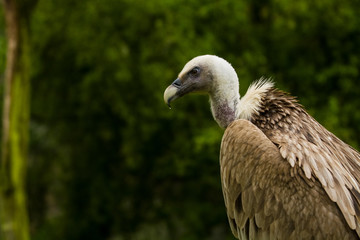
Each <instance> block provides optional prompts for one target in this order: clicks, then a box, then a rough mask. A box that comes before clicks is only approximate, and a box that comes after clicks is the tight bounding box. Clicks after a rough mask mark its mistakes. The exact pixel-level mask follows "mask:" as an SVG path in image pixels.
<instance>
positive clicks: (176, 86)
mask: <svg viewBox="0 0 360 240" xmlns="http://www.w3.org/2000/svg"><path fill="white" fill-rule="evenodd" d="M180 87H181V81H180V79H179V78H177V79H176V80H175V81H174V82H173V83H172V84H171V85H170V86H168V87H167V88H166V90H165V92H164V101H165V103H166V104H167V105H168V106H169V107H170V103H171V102H172V101H174V100H175V99H177V98H178V97H179V95H177V93H178V92H179V90H180Z"/></svg>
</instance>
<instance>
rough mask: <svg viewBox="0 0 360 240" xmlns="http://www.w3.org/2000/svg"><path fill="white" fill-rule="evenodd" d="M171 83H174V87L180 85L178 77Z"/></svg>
mask: <svg viewBox="0 0 360 240" xmlns="http://www.w3.org/2000/svg"><path fill="white" fill-rule="evenodd" d="M172 85H174V86H175V87H180V86H181V81H180V78H177V79H176V80H175V81H174V82H173V83H172Z"/></svg>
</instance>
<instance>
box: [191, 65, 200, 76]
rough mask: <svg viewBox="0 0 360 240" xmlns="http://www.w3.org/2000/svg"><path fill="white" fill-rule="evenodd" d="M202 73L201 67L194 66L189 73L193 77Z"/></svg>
mask: <svg viewBox="0 0 360 240" xmlns="http://www.w3.org/2000/svg"><path fill="white" fill-rule="evenodd" d="M199 73H200V68H199V67H194V68H193V69H191V70H190V72H189V74H190V75H191V76H193V77H195V76H197V75H199Z"/></svg>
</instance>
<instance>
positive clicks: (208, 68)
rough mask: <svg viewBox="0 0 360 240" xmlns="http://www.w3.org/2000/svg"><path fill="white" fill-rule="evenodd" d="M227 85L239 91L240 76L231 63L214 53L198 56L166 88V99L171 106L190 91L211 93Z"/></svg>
mask: <svg viewBox="0 0 360 240" xmlns="http://www.w3.org/2000/svg"><path fill="white" fill-rule="evenodd" d="M225 87H226V88H228V87H230V88H231V87H233V88H235V89H234V90H236V91H237V92H238V88H239V87H238V78H237V75H236V72H235V70H234V69H233V67H232V66H231V65H230V63H228V62H227V61H226V60H224V59H222V58H220V57H217V56H214V55H203V56H198V57H195V58H193V59H192V60H190V61H189V62H188V63H187V64H186V65H185V66H184V68H183V69H182V71H181V72H180V73H179V75H178V78H177V79H176V80H175V81H174V82H173V83H172V84H171V85H170V86H168V87H167V88H166V90H165V92H164V101H165V103H166V104H167V105H168V106H169V107H170V103H171V102H172V101H174V100H175V99H177V98H180V97H182V96H184V95H186V94H188V93H193V92H199V93H208V94H210V95H211V94H213V93H215V92H219V91H221V88H225Z"/></svg>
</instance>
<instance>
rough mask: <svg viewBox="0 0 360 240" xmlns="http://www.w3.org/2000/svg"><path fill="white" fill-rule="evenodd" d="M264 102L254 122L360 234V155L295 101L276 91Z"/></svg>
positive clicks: (269, 93)
mask: <svg viewBox="0 0 360 240" xmlns="http://www.w3.org/2000/svg"><path fill="white" fill-rule="evenodd" d="M262 101H263V104H262V108H261V109H260V110H259V111H258V112H257V114H255V115H254V116H253V119H252V122H253V123H254V124H255V125H256V126H257V127H259V129H261V131H262V132H263V133H264V134H265V135H266V136H267V137H268V138H269V139H270V141H272V142H273V143H274V144H275V145H276V146H277V147H278V149H279V151H280V154H281V156H282V157H283V158H284V159H286V160H287V161H288V162H289V164H290V165H291V166H292V167H294V166H298V167H300V168H301V169H302V171H303V172H304V174H305V177H306V178H307V179H311V178H313V177H315V179H316V180H317V181H319V182H320V183H321V186H322V187H323V188H324V189H325V191H326V193H327V194H328V196H329V197H330V199H331V200H332V201H334V202H336V203H337V204H338V206H339V208H340V209H341V211H342V213H343V215H344V217H345V219H346V221H347V222H348V224H349V226H350V227H351V228H352V229H357V231H358V232H359V216H360V211H359V210H360V198H359V196H360V194H359V191H360V188H359V187H360V185H359V183H360V154H359V152H357V151H356V150H355V149H353V148H352V147H350V146H349V145H347V144H346V143H344V142H343V141H341V140H340V139H339V138H337V137H336V136H335V135H334V134H332V133H331V132H329V131H328V130H327V129H325V127H323V126H322V125H321V124H319V123H318V122H317V121H316V120H315V119H314V118H313V117H311V116H310V115H309V114H308V113H307V112H306V111H305V109H304V108H303V107H302V106H301V105H300V104H299V103H298V102H297V100H296V99H295V98H294V97H292V96H290V95H288V94H286V93H283V92H281V91H279V90H276V89H272V90H271V91H269V92H268V94H267V95H265V96H264V97H263V99H262Z"/></svg>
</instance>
